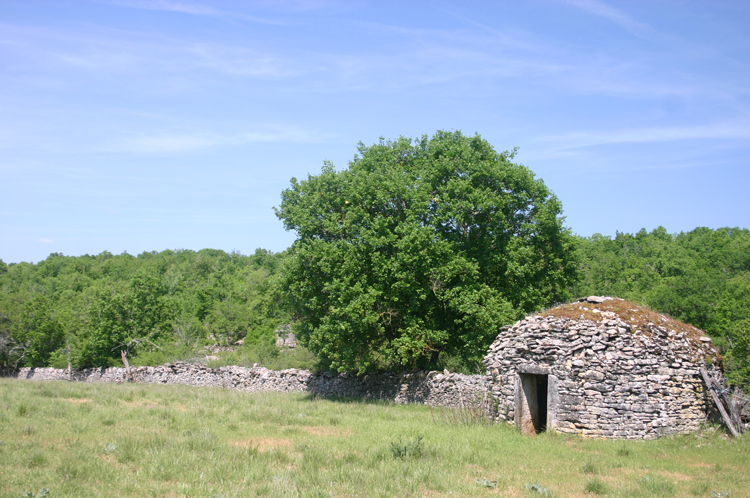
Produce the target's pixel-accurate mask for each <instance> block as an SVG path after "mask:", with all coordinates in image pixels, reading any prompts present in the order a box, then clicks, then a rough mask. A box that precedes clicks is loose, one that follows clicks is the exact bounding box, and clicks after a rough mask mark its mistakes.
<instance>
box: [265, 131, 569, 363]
mask: <svg viewBox="0 0 750 498" xmlns="http://www.w3.org/2000/svg"><path fill="white" fill-rule="evenodd" d="M512 158H513V153H508V152H503V153H498V152H496V151H495V150H494V149H493V148H492V146H491V145H490V144H489V143H488V142H487V141H486V140H483V139H482V138H481V137H480V136H479V135H475V136H464V135H463V134H461V133H460V132H445V131H439V132H438V133H436V134H435V135H434V136H433V137H431V138H430V137H427V136H424V137H422V138H421V139H416V140H412V139H407V138H403V137H402V138H400V139H398V140H395V141H384V140H382V139H381V141H380V142H379V143H377V144H375V145H372V146H370V147H366V146H364V145H363V144H361V143H360V145H359V154H358V155H357V156H355V158H354V159H353V160H352V161H351V162H350V163H349V168H348V169H345V170H342V171H336V170H335V169H334V167H333V165H332V164H330V163H326V164H325V165H324V167H323V170H322V172H321V174H320V175H317V176H308V178H307V180H302V181H297V180H296V179H292V181H291V187H290V188H288V189H286V190H284V192H283V193H282V202H281V206H280V208H279V209H278V210H277V216H278V217H279V218H280V219H281V220H283V222H284V226H285V228H286V229H287V230H294V231H296V232H297V234H298V239H297V240H296V241H295V243H294V244H293V246H292V249H291V251H290V258H289V260H288V261H287V264H286V267H285V269H284V272H283V276H282V277H281V278H282V281H283V285H284V287H285V289H286V295H287V296H288V298H289V300H290V303H291V306H292V309H293V310H294V313H295V316H296V318H297V319H298V329H297V330H298V333H299V339H300V341H301V342H302V344H303V345H306V346H308V347H309V348H310V349H311V350H312V351H314V352H315V353H317V354H318V355H319V356H320V357H321V359H322V360H323V361H324V362H327V363H328V366H329V367H330V368H331V369H333V370H338V371H358V372H360V373H361V372H365V371H368V370H371V369H374V368H383V367H393V366H395V365H399V364H400V365H403V366H419V367H426V366H435V365H436V364H437V363H438V362H440V361H441V358H444V357H452V358H460V359H461V360H462V361H463V362H464V365H471V364H474V365H476V364H477V362H478V361H479V359H480V358H481V357H482V355H483V354H484V352H485V350H486V347H487V346H488V345H489V344H490V342H491V341H492V340H493V339H494V338H495V336H496V335H497V332H498V328H499V327H500V326H502V325H504V324H507V323H509V322H512V321H513V320H515V319H517V318H519V317H520V316H522V315H523V314H524V313H526V312H528V311H531V310H534V309H537V308H539V307H543V306H546V305H550V304H552V303H555V302H559V301H562V300H565V299H566V298H567V297H568V288H569V286H570V284H571V283H572V282H573V281H574V279H575V277H576V267H577V265H576V263H575V261H574V251H573V248H574V243H573V238H572V236H571V235H570V234H569V232H568V230H567V229H565V228H564V227H563V219H562V217H561V213H562V208H561V205H560V202H559V201H558V199H557V198H556V197H555V196H554V195H553V194H552V193H551V192H550V191H549V189H548V188H547V187H546V186H545V185H544V183H543V182H542V181H541V180H539V179H536V178H535V177H534V174H533V173H532V172H531V171H529V169H527V168H526V167H524V166H522V165H519V164H514V163H513V162H511V159H512Z"/></svg>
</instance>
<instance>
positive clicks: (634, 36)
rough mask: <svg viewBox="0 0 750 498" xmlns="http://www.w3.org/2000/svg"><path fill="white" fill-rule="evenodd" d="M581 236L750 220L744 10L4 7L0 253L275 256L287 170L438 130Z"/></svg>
mask: <svg viewBox="0 0 750 498" xmlns="http://www.w3.org/2000/svg"><path fill="white" fill-rule="evenodd" d="M440 129H445V130H461V131H463V132H464V133H465V134H474V133H479V134H481V135H482V136H483V137H484V138H485V139H487V140H488V141H489V142H490V143H492V144H493V146H494V147H495V148H496V149H497V150H500V151H502V150H508V149H512V148H513V147H516V146H518V147H520V151H519V154H518V156H517V157H516V160H517V161H518V162H520V163H523V164H525V165H526V166H528V167H529V168H530V169H531V170H532V171H534V172H535V173H536V174H537V176H538V177H540V178H542V179H543V180H544V182H545V183H546V184H547V185H548V186H549V187H550V188H551V189H552V190H553V191H554V192H555V193H556V194H557V196H558V197H559V198H560V199H561V201H562V204H563V208H564V211H565V215H566V225H567V226H569V227H570V228H571V229H572V231H573V232H574V233H576V234H579V235H583V236H590V235H592V234H594V233H602V234H605V235H614V234H615V233H616V232H617V231H620V232H635V231H638V230H639V229H641V228H646V229H647V230H652V229H653V228H655V227H657V226H660V225H661V226H664V227H665V228H666V229H667V230H668V231H669V232H672V233H676V232H680V231H688V230H692V229H694V228H695V227H698V226H708V227H711V228H718V227H723V226H731V227H736V226H739V227H744V228H747V227H750V194H748V192H749V191H750V164H749V163H748V158H749V157H750V3H749V2H746V1H738V2H730V1H710V2H709V1H705V2H688V1H680V2H677V1H659V2H654V1H643V2H639V1H628V2H609V1H595V0H568V1H562V0H561V1H553V0H548V1H533V0H532V1H525V2H515V1H513V2H511V1H508V2H490V1H483V2H479V1H477V2H471V1H461V2H439V1H438V2H353V1H341V2H338V1H316V0H310V1H284V2H270V1H268V2H264V1H257V2H219V1H210V2H209V1H203V0H175V1H172V0H112V1H68V2H59V1H55V2H43V1H36V0H3V1H2V2H0V259H2V260H3V261H5V262H6V263H10V262H20V261H34V262H36V261H39V260H42V259H44V258H46V257H47V256H48V255H49V254H50V253H52V252H61V253H64V254H66V255H74V256H75V255H81V254H98V253H100V252H102V251H104V250H108V251H110V252H112V253H116V254H119V253H121V252H123V251H127V252H129V253H131V254H138V253H140V252H143V251H152V250H158V251H160V250H164V249H194V250H198V249H202V248H206V247H210V248H217V249H224V250H226V251H232V250H236V251H240V252H242V253H244V254H248V253H252V252H253V251H254V250H255V249H256V248H258V247H262V248H266V249H270V250H272V251H282V250H284V249H285V248H287V247H288V246H289V245H290V244H291V243H292V241H293V240H294V238H295V234H294V233H292V232H285V231H284V229H283V225H282V223H281V222H280V221H279V220H278V219H277V218H276V217H275V215H274V213H273V210H272V207H273V206H277V205H278V204H279V202H280V194H281V191H282V190H283V189H284V188H286V187H287V186H288V185H289V180H290V179H291V178H292V177H297V178H304V177H306V176H307V175H308V174H317V173H318V172H319V171H320V168H321V167H322V165H323V161H324V160H326V159H327V160H331V161H333V162H334V164H335V165H336V166H337V167H339V168H344V167H346V165H347V162H348V161H349V160H350V159H351V158H352V157H353V156H354V154H355V152H356V145H357V143H358V142H359V141H362V142H364V143H365V144H368V145H369V144H372V143H374V142H376V141H377V140H378V139H379V137H381V136H382V137H385V138H397V137H398V136H407V137H418V136H421V135H424V134H428V135H431V134H433V133H434V132H435V131H436V130H440Z"/></svg>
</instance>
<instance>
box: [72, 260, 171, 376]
mask: <svg viewBox="0 0 750 498" xmlns="http://www.w3.org/2000/svg"><path fill="white" fill-rule="evenodd" d="M174 315H175V309H174V305H173V303H172V302H171V301H169V300H168V299H167V298H166V289H165V288H164V285H163V283H162V282H161V281H160V280H159V279H158V278H157V277H155V276H153V275H148V274H145V275H137V276H135V277H133V279H132V280H131V281H130V285H129V286H128V288H127V290H126V291H125V292H115V291H105V292H103V293H102V294H101V295H100V296H99V298H98V299H97V300H96V301H95V302H94V303H93V304H92V306H91V309H90V327H89V330H88V331H87V332H88V333H87V334H84V336H83V337H82V338H81V340H82V344H81V345H80V347H79V348H78V349H77V350H76V351H75V355H74V358H75V363H76V365H77V366H79V367H90V366H100V365H108V364H113V363H116V359H117V358H118V357H120V354H121V351H124V352H125V353H126V354H128V355H129V356H136V355H137V354H138V352H139V351H141V350H144V349H145V350H150V349H151V348H153V347H157V343H158V342H159V341H160V340H161V339H163V338H164V337H166V336H167V335H169V334H170V333H171V331H172V320H173V319H174Z"/></svg>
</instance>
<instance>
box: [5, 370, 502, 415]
mask: <svg viewBox="0 0 750 498" xmlns="http://www.w3.org/2000/svg"><path fill="white" fill-rule="evenodd" d="M131 372H132V374H133V378H134V381H135V382H139V383H147V384H186V385H191V386H198V387H221V388H226V389H237V390H240V391H245V392H249V393H253V392H260V391H280V392H306V393H310V394H315V395H319V396H343V397H361V398H368V399H382V400H390V401H393V402H396V403H424V404H427V405H432V406H448V407H459V406H467V405H470V404H471V405H475V404H476V403H477V402H478V401H482V400H485V398H487V397H488V395H489V393H490V392H491V378H490V377H487V376H484V375H462V374H456V373H452V374H446V373H440V372H414V373H405V374H395V373H385V374H376V375H367V376H363V377H357V376H355V375H349V374H338V375H333V374H330V373H328V372H324V373H312V372H309V371H307V370H297V369H289V370H281V371H274V370H268V369H267V368H262V367H260V368H244V367H222V368H208V367H205V366H202V365H196V364H190V363H177V364H174V365H164V366H159V367H134V368H131ZM17 378H19V379H29V380H72V381H79V382H125V380H126V379H125V369H124V368H106V369H105V368H92V369H86V370H80V371H73V372H71V374H70V375H69V374H68V371H67V370H58V369H54V368H22V369H21V370H20V371H19V373H18V375H17Z"/></svg>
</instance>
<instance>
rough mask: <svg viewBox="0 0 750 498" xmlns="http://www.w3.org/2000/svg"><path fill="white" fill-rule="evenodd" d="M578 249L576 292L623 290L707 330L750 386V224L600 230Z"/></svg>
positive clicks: (737, 379) (738, 380)
mask: <svg viewBox="0 0 750 498" xmlns="http://www.w3.org/2000/svg"><path fill="white" fill-rule="evenodd" d="M578 253H579V254H578V258H579V261H580V273H579V281H578V284H577V285H576V287H575V289H574V294H575V295H579V296H583V295H590V294H595V295H607V296H616V297H621V298H624V299H628V300H631V301H635V302H637V303H639V304H646V305H648V306H649V307H650V308H652V309H654V310H657V311H659V312H661V313H666V314H668V315H670V316H672V317H673V318H676V319H678V320H680V321H683V322H686V323H690V324H692V325H695V326H696V327H698V328H700V329H702V330H705V331H706V332H707V333H708V334H709V335H710V336H711V337H712V338H713V339H714V342H715V344H717V345H718V346H719V348H720V349H721V351H722V353H723V354H724V357H725V366H726V368H727V376H728V378H729V379H730V381H731V382H733V383H734V384H744V385H750V230H747V229H739V228H720V229H718V230H711V229H709V228H696V229H695V230H692V231H690V232H687V233H685V232H683V233H679V234H669V233H667V231H666V230H665V229H664V228H662V227H659V228H657V229H655V230H653V231H652V232H647V231H646V230H641V231H640V232H638V233H636V234H627V233H618V234H617V236H615V237H614V238H610V237H604V236H601V235H594V236H593V237H589V238H582V239H580V240H579V251H578Z"/></svg>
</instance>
